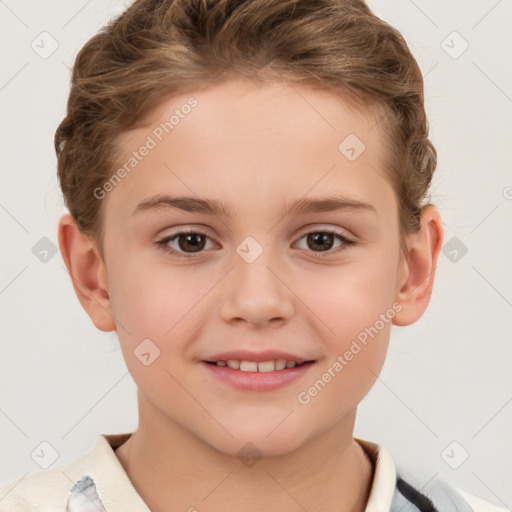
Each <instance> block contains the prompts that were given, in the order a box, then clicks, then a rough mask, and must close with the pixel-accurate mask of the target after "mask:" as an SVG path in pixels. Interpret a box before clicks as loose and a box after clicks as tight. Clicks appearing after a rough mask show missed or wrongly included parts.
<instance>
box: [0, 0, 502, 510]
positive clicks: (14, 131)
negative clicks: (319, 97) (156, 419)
mask: <svg viewBox="0 0 512 512" xmlns="http://www.w3.org/2000/svg"><path fill="white" fill-rule="evenodd" d="M128 3H129V2H128ZM128 3H127V2H123V1H121V0H108V1H104V0H89V1H87V0H68V1H66V2H63V1H57V0H51V1H46V2H36V1H28V0H5V1H0V29H1V34H2V36H1V37H2V44H1V46H0V51H1V54H2V61H1V62H2V64H1V70H2V72H1V78H0V108H1V111H2V122H1V130H2V131H1V135H2V136H1V137H0V144H1V156H2V161H3V162H2V166H1V183H2V186H1V189H0V226H1V232H0V237H1V238H0V240H1V246H2V251H1V253H2V265H1V275H0V306H1V318H0V319H1V322H2V323H1V328H2V331H1V335H2V345H1V348H2V352H1V357H0V381H1V387H0V389H1V404H0V428H1V433H2V435H1V446H0V461H1V466H0V483H6V482H8V481H11V480H14V479H18V478H22V477H23V476H25V475H27V474H28V473H32V472H36V471H40V470H41V469H42V466H41V465H40V464H41V463H42V464H49V463H50V462H52V454H54V455H55V457H54V458H55V460H54V461H53V462H52V463H51V465H50V466H49V467H55V466H58V465H61V464H64V463H67V462H69V461H71V460H74V459H75V458H77V457H79V456H81V455H82V454H84V453H85V452H87V451H88V450H89V449H90V448H91V446H92V443H93V441H94V439H95V438H96V436H97V435H99V434H100V433H116V432H128V431H132V430H133V429H135V428H136V425H137V403H136V395H135V392H136V388H135V384H134V382H133V380H132V379H131V376H130V375H129V373H128V371H127V369H126V366H125V363H124V360H123V357H122V354H121V352H120V350H119V347H118V341H117V338H116V334H115V333H103V332H101V331H99V330H97V329H96V328H95V327H94V325H93V324H92V322H91V320H90V319H89V317H88V316H87V314H86V313H85V311H84V310H83V309H82V307H81V306H80V303H79V302H78V299H77V298H76V296H75V293H74V290H73V288H72V285H71V281H70V278H69V276H68V274H67V272H66V270H65V267H64V263H63V260H62V258H61V256H60V253H59V252H58V243H57V222H58V219H59V217H60V216H61V215H62V214H63V213H64V212H65V209H64V207H63V202H62V196H61V193H60V190H59V188H58V185H57V178H56V157H55V153H54V149H53V136H54V132H55V129H56V128H57V125H58V124H59V122H60V121H61V119H62V118H63V116H64V114H65V104H66V101H67V95H68V91H69V80H70V68H71V66H72V64H73V61H74V58H75V56H76V54H77V52H78V50H79V49H80V48H81V47H82V45H83V44H84V43H85V42H86V41H87V40H88V39H89V38H90V37H92V36H93V35H94V34H95V33H96V32H97V31H98V29H99V28H100V27H102V26H103V25H104V24H105V23H106V22H107V20H108V19H110V18H111V17H112V16H114V15H116V14H118V13H120V12H121V11H123V10H124V8H125V4H126V5H128ZM369 3H370V6H371V7H372V8H373V9H374V11H375V12H376V14H377V15H379V16H380V17H382V18H383V19H384V20H386V21H388V22H389V23H391V24H392V25H393V26H395V27H396V28H397V29H398V30H400V31H401V32H402V34H403V35H404V36H405V38H406V40H407V41H408V43H409V45H410V47H411V50H412V52H413V54H414V55H415V57H416V58H417V60H418V63H419V64H420V67H421V69H422V71H423V74H424V77H425V88H426V108H427V114H428V116H429V120H430V127H431V138H432V140H433V142H434V144H435V146H436V148H437V150H438V155H439V159H438V167H437V170H436V173H435V177H434V182H433V185H432V188H431V192H432V193H431V196H432V202H433V203H434V204H435V205H436V206H437V207H438V208H439V210H440V212H441V215H442V217H443V223H444V229H445V240H444V248H443V253H442V254H441V255H440V259H439V263H438V267H437V275H436V281H435V284H434V292H433V296H432V300H431V303H430V305H429V307H428V309H427V311H426V313H425V315H424V316H423V317H422V318H421V320H420V321H418V322H417V323H416V324H414V325H412V326H408V327H396V326H393V328H392V334H391V342H390V348H389V352H388V356H387V360H386V363H385V365H384V368H383V370H382V373H381V374H380V376H379V379H378V380H377V382H376V383H375V385H374V387H373V388H372V390H371V391H370V393H369V394H368V396H367V397H366V398H365V399H364V400H363V402H362V403H361V405H360V406H359V410H358V419H357V422H356V428H355V432H354V435H355V436H356V437H361V438H363V439H368V440H370V441H373V442H377V443H380V444H383V445H384V446H385V447H386V448H387V449H388V450H389V451H390V452H391V454H392V456H393V458H394V460H395V462H396V463H397V464H399V465H401V466H403V467H405V468H407V469H408V470H410V471H411V474H414V477H415V478H416V480H417V481H418V482H420V483H421V485H422V487H423V488H424V489H425V490H428V485H429V483H431V482H432V481H433V480H434V479H435V478H444V479H447V480H449V481H450V482H452V483H453V484H455V485H456V486H458V487H461V488H463V489H464V490H466V491H468V492H471V493H473V494H476V495H478V496H480V497H482V498H484V499H486V500H488V501H490V502H492V503H495V504H496V505H499V506H501V507H507V508H511V507H512V485H510V484H511V483H512V482H511V477H510V475H512V438H511V435H510V433H511V432H512V428H511V427H512V403H511V402H512V372H511V371H510V369H511V362H512V343H511V336H510V332H511V330H512V314H511V313H512V272H511V270H510V268H511V267H510V261H512V260H511V253H512V250H511V249H512V244H511V236H510V235H511V224H512V215H511V214H512V172H511V163H512V162H511V160H512V153H511V151H510V141H511V140H512V121H511V119H512V118H511V113H512V76H511V75H512V73H511V68H510V65H509V64H508V63H509V55H510V50H511V48H510V46H511V45H510V37H509V35H508V34H509V32H510V26H511V20H512V5H511V2H510V0H499V1H496V0H481V1H471V2H469V1H467V0H466V1H463V0H457V1H455V0H452V1H450V2H447V1H444V0H435V1H433V0H429V1H427V0H421V1H420V0H415V1H412V0H385V1H382V2H377V1H376V0H373V1H371V2H369ZM52 248H53V250H54V251H53V252H52ZM45 251H47V252H45ZM41 443H48V444H43V445H41ZM41 448H43V451H44V452H45V453H46V457H47V458H46V460H43V461H40V460H39V461H38V462H39V463H38V462H36V460H38V459H37V457H35V456H33V454H34V453H35V452H41ZM0 499H1V497H0Z"/></svg>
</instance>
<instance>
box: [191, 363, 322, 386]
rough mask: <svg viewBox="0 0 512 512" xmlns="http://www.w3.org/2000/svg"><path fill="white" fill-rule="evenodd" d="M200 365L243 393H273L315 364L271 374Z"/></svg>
mask: <svg viewBox="0 0 512 512" xmlns="http://www.w3.org/2000/svg"><path fill="white" fill-rule="evenodd" d="M201 364H203V365H204V366H206V367H207V368H208V370H209V371H210V372H212V374H213V375H215V376H216V377H218V378H219V379H220V380H222V381H224V382H226V383H227V384H230V385H231V386H233V387H234V388H236V389H241V390H244V391H274V390H275V389H279V388H281V387H283V386H286V385H287V384H290V383H292V382H294V381H296V380H297V379H300V377H302V376H304V375H305V374H306V373H308V372H309V370H310V369H311V367H312V366H313V365H314V364H315V362H314V361H311V362H308V363H304V364H302V365H300V366H295V367H294V368H285V369H284V370H274V371H272V372H243V371H241V370H234V369H233V368H229V367H228V366H217V365H216V364H210V363H207V362H205V361H202V362H201Z"/></svg>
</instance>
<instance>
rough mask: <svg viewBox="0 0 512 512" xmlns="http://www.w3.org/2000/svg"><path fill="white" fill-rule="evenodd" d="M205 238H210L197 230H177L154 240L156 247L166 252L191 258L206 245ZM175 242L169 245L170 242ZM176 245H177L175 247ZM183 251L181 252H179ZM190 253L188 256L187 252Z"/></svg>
mask: <svg viewBox="0 0 512 512" xmlns="http://www.w3.org/2000/svg"><path fill="white" fill-rule="evenodd" d="M206 240H210V238H209V237H208V236H206V235H205V234H204V233H200V232H197V231H178V232H176V233H174V234H173V235H169V236H166V237H165V238H162V239H161V240H158V241H157V242H155V244H156V245H157V247H158V248H159V249H161V250H162V251H164V252H165V253H167V254H173V255H176V256H178V257H180V258H192V257H193V255H194V254H196V253H197V252H200V251H201V250H202V249H204V248H205V246H206ZM171 242H172V243H173V244H175V242H177V244H175V245H174V247H171V246H170V245H169V244H170V243H171ZM176 245H177V247H176ZM180 251H183V252H180ZM187 253H189V254H191V255H190V256H189V255H188V254H187Z"/></svg>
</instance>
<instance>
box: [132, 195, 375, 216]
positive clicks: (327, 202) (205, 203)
mask: <svg viewBox="0 0 512 512" xmlns="http://www.w3.org/2000/svg"><path fill="white" fill-rule="evenodd" d="M168 208H171V209H178V210H183V211H186V212H193V213H203V214H206V215H215V216H222V217H227V218H233V217H234V212H233V211H232V210H230V208H229V207H228V206H227V205H226V204H224V203H222V202H220V201H216V200H214V199H201V198H198V197H188V196H176V197H173V196H166V195H157V196H152V197H149V198H147V199H144V200H143V201H141V202H140V203H139V204H138V205H137V206H136V207H135V210H134V211H133V213H132V215H137V214H139V213H142V212H146V211H150V210H161V209H168ZM342 210H352V211H368V212H373V213H375V214H376V213H377V211H376V210H375V208H374V207H373V206H372V205H371V204H369V203H365V202H363V201H359V200H356V199H353V198H349V197H345V196H323V197H314V198H302V199H298V200H296V201H294V202H292V203H291V204H289V205H286V206H285V207H284V208H283V209H282V211H281V214H282V215H286V214H288V215H305V214H308V213H326V212H334V211H342Z"/></svg>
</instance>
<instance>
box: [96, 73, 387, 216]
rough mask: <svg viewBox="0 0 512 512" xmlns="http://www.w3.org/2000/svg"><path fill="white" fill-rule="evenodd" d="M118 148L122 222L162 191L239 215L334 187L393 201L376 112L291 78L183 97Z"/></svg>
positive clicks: (378, 203) (114, 195) (229, 84)
mask: <svg viewBox="0 0 512 512" xmlns="http://www.w3.org/2000/svg"><path fill="white" fill-rule="evenodd" d="M118 145H119V148H120V158H119V159H118V163H117V165H118V167H121V166H123V165H124V167H125V168H126V169H128V172H125V173H123V174H124V177H123V178H122V180H120V182H119V183H118V184H116V186H115V188H114V190H113V191H112V192H109V193H108V194H107V197H106V200H107V201H106V202H107V203H111V204H112V205H113V206H115V207H114V208H107V210H109V211H114V212H116V215H117V216H118V220H120V218H121V217H123V216H124V217H126V216H128V215H131V213H132V212H133V209H134V208H135V207H136V206H137V204H138V202H140V200H142V199H144V198H145V197H147V196H150V195H154V194H155V193H158V194H163V193H172V194H176V195H187V196H193V195H194V196H197V197H207V198H212V199H219V200H221V201H223V202H224V203H226V204H228V205H229V207H230V210H231V211H233V212H234V213H236V214H241V213H243V212H244V211H245V212H247V213H250V212H253V213H254V212H255V210H254V208H261V207H264V208H265V211H266V212H268V211H269V210H270V209H271V208H272V206H273V205H275V208H276V211H277V209H279V211H281V210H280V209H281V207H282V203H283V201H284V202H287V203H288V202H290V201H292V200H293V199H298V198H301V197H304V196H307V195H308V194H313V195H318V194H326V193H328V194H333V193H334V192H337V193H339V194H345V195H347V196H348V195H350V196H351V197H353V198H359V199H360V200H364V201H365V202H370V203H372V204H375V207H376V209H377V210H378V209H383V208H386V207H388V208H389V206H390V201H391V203H393V202H394V196H393V194H392V191H391V189H390V187H389V185H388V184H387V182H386V181H385V180H384V170H383V169H382V161H383V158H382V153H383V152H384V151H385V148H384V142H383V136H382V132H381V128H380V126H379V125H378V123H377V121H376V119H375V117H374V116H373V114H372V113H371V112H369V111H365V110H362V109H357V108H355V107H352V106H351V105H350V104H349V103H347V102H345V101H343V99H341V98H340V97H339V96H336V95H334V94H332V93H329V92H326V91H319V90H314V89H310V88H308V87H303V86H298V85H296V84H293V85H292V84H290V83H287V82H268V83H264V84H256V83H253V82H250V81H248V80H230V81H226V82H223V83H221V84H216V85H210V86H208V87H207V88H206V89H203V90H196V91H191V92H190V93H187V94H181V95H176V96H174V97H172V98H168V99H166V100H164V101H163V102H162V103H161V104H160V105H159V106H158V108H156V109H155V110H154V111H153V112H152V113H151V115H150V116H149V117H148V119H147V120H146V122H145V126H143V127H140V128H137V129H135V130H132V131H130V132H127V133H124V134H122V135H121V136H120V137H119V138H118ZM144 148H146V149H145V150H144ZM147 148H149V149H147ZM134 152H135V153H137V155H136V156H134ZM141 153H144V156H141ZM129 161H131V164H133V165H131V164H129V165H126V164H127V162H129ZM114 171H115V170H114ZM111 218H112V216H111Z"/></svg>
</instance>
